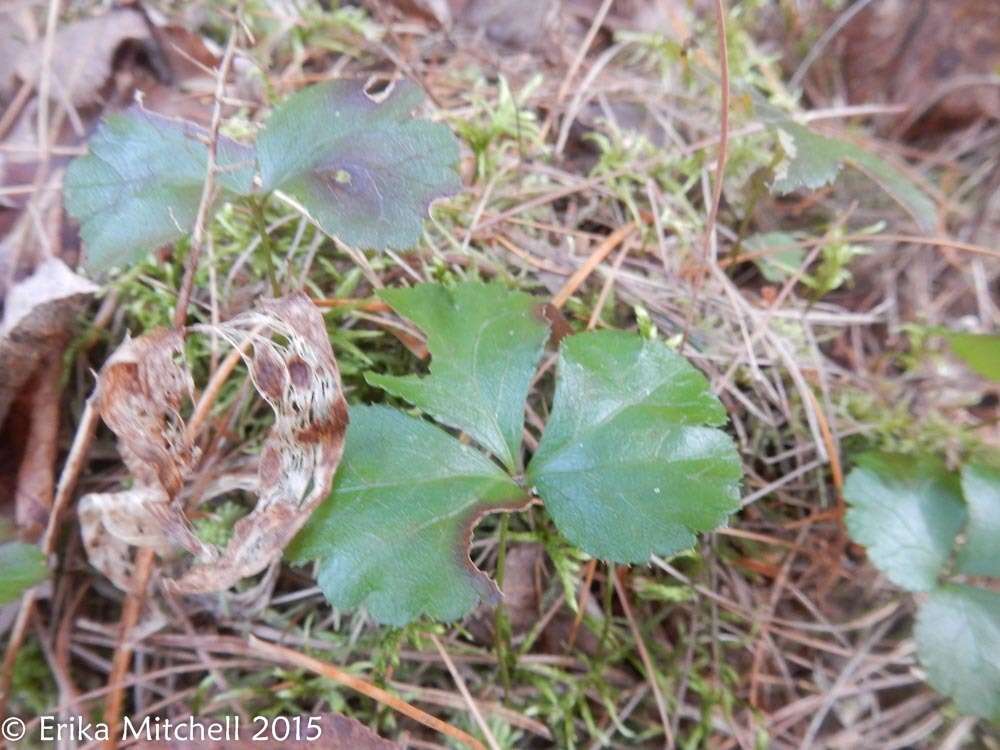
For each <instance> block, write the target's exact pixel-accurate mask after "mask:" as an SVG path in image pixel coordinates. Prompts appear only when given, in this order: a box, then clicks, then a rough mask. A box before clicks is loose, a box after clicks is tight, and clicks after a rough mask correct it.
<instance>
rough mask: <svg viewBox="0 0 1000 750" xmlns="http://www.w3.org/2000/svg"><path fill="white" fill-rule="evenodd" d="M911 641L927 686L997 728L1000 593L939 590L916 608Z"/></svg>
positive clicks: (960, 588) (999, 718)
mask: <svg viewBox="0 0 1000 750" xmlns="http://www.w3.org/2000/svg"><path fill="white" fill-rule="evenodd" d="M915 636H916V641H917V652H918V653H919V655H920V661H921V662H922V663H923V665H924V668H925V669H926V670H927V679H928V682H930V684H931V685H933V686H934V687H935V688H936V689H937V690H939V691H941V692H942V693H944V694H945V695H947V696H949V697H950V698H952V699H953V700H954V701H955V705H956V706H958V708H959V710H961V711H962V712H964V713H967V714H973V715H975V716H982V717H984V718H986V719H989V720H991V721H994V722H998V723H1000V594H998V593H996V592H994V591H987V590H986V589H979V588H972V587H970V586H955V585H951V586H942V587H941V588H939V589H936V590H934V591H932V592H931V593H930V595H929V596H928V598H927V601H926V602H924V604H923V605H922V606H921V607H920V610H919V612H918V613H917V624H916V628H915Z"/></svg>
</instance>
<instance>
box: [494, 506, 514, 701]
mask: <svg viewBox="0 0 1000 750" xmlns="http://www.w3.org/2000/svg"><path fill="white" fill-rule="evenodd" d="M509 524H510V517H509V516H508V515H507V514H506V513H504V514H503V515H501V516H500V538H499V540H498V541H497V572H496V579H497V586H499V587H500V588H501V589H503V579H504V571H505V569H506V566H507V530H508V526H509ZM493 628H494V631H495V633H496V638H495V642H496V649H497V664H498V665H499V666H500V682H501V683H502V684H503V689H504V694H505V695H509V694H510V690H511V681H510V672H511V667H512V666H515V667H516V664H517V661H516V660H517V655H516V654H515V653H514V652H513V649H511V645H510V619H509V618H508V617H507V607H506V606H505V605H504V602H503V599H501V600H500V603H499V604H498V605H497V608H496V611H495V614H494V617H493Z"/></svg>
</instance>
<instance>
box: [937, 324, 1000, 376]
mask: <svg viewBox="0 0 1000 750" xmlns="http://www.w3.org/2000/svg"><path fill="white" fill-rule="evenodd" d="M945 338H946V339H948V343H949V344H951V348H952V350H953V351H954V352H955V354H956V355H957V356H958V357H959V359H961V360H962V361H963V362H965V364H966V365H968V366H969V369H971V370H973V371H974V372H977V373H979V374H980V375H982V376H983V377H984V378H988V379H989V380H995V381H998V382H1000V336H997V335H995V334H988V333H960V332H957V331H955V332H948V333H945Z"/></svg>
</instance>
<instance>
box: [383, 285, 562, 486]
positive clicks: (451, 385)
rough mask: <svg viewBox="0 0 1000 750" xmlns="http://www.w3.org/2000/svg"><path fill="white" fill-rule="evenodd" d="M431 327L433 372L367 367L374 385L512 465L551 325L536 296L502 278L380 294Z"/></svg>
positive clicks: (424, 327)
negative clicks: (392, 372) (382, 371)
mask: <svg viewBox="0 0 1000 750" xmlns="http://www.w3.org/2000/svg"><path fill="white" fill-rule="evenodd" d="M379 296H381V297H382V299H384V300H385V301H386V302H388V303H389V304H390V305H392V307H393V309H395V310H396V311H397V312H398V313H399V314H400V315H403V316H404V317H407V318H409V319H410V320H412V321H413V322H414V323H416V324H417V326H419V327H420V328H421V329H422V330H423V331H424V332H425V333H426V334H427V346H428V349H429V350H430V352H431V356H432V357H433V359H432V361H431V368H430V374H429V375H427V376H425V377H418V376H416V375H410V376H408V377H392V376H389V375H376V374H372V373H369V374H368V375H367V376H366V378H367V380H368V382H369V383H371V384H372V385H375V386H378V387H379V388H382V389H383V390H385V391H388V392H389V393H391V394H393V395H395V396H399V397H400V398H404V399H406V400H407V401H409V402H410V403H411V404H413V405H414V406H416V407H418V408H419V409H421V410H423V411H425V412H427V413H428V414H430V415H431V416H432V417H434V418H435V419H437V420H440V421H441V422H443V423H445V424H447V425H449V426H451V427H455V428H458V429H460V430H462V431H463V432H466V433H468V435H470V436H471V437H472V438H474V439H475V440H477V441H478V442H479V443H480V444H481V445H483V446H484V447H485V448H487V449H488V450H490V451H491V452H492V453H493V454H494V455H495V456H497V458H499V459H500V460H501V461H502V462H503V464H504V465H505V466H506V467H507V468H508V469H510V470H511V471H514V470H515V468H516V467H517V466H518V465H519V463H520V456H521V434H522V431H523V426H524V402H525V399H526V398H527V396H528V388H529V387H530V385H531V379H532V377H533V376H534V374H535V369H536V368H537V366H538V360H539V358H540V357H541V355H542V348H543V347H544V346H545V339H546V337H547V335H548V327H547V324H546V322H545V320H544V319H543V318H542V317H541V315H540V314H539V313H538V309H539V303H538V300H536V299H534V298H532V297H529V296H528V295H526V294H522V293H520V292H513V291H510V290H508V289H506V288H505V287H503V286H501V285H500V284H479V283H464V284H459V285H458V286H456V287H454V288H451V289H449V288H446V287H443V286H441V285H439V284H421V285H420V286H416V287H413V288H411V289H386V290H383V291H382V292H381V293H380V295H379Z"/></svg>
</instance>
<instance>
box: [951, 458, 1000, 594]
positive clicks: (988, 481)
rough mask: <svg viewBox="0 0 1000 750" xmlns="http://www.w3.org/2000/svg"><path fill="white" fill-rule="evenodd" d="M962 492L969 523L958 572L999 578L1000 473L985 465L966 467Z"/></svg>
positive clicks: (961, 550) (959, 555)
mask: <svg viewBox="0 0 1000 750" xmlns="http://www.w3.org/2000/svg"><path fill="white" fill-rule="evenodd" d="M962 492H964V493H965V502H966V504H967V505H968V510H969V522H968V525H967V526H966V529H965V544H963V545H962V547H961V548H960V549H959V551H958V569H959V571H960V572H962V573H966V574H967V575H972V576H998V577H1000V470H998V469H996V468H994V467H991V466H985V465H982V464H978V465H977V464H970V465H967V466H965V467H963V469H962Z"/></svg>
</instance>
